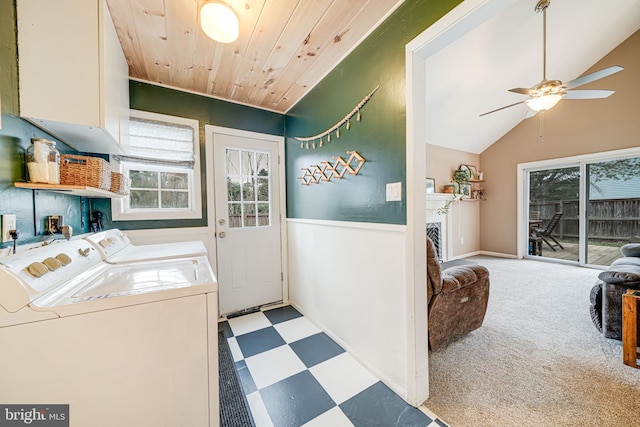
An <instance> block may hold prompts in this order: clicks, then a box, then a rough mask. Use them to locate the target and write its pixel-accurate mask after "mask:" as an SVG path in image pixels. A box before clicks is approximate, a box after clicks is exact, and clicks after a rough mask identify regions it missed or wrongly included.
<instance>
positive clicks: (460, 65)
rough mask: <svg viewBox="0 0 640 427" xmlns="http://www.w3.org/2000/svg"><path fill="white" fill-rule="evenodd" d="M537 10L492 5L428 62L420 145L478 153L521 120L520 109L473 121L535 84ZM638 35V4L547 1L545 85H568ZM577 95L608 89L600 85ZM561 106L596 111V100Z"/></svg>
mask: <svg viewBox="0 0 640 427" xmlns="http://www.w3.org/2000/svg"><path fill="white" fill-rule="evenodd" d="M537 2H538V0H493V3H494V4H495V5H494V9H493V10H494V13H493V16H492V17H490V18H489V19H487V20H486V21H484V22H483V23H482V24H480V25H478V26H477V27H476V28H474V29H472V30H471V31H469V32H467V33H466V34H465V35H463V36H461V37H459V38H458V39H457V40H455V41H453V42H452V43H450V44H449V45H447V46H446V47H445V48H444V49H441V50H440V51H438V52H437V53H435V54H433V55H432V56H430V57H429V58H428V60H427V67H426V68H427V75H426V77H425V78H426V82H427V83H426V87H427V98H426V103H427V106H426V109H427V114H426V117H425V126H426V128H427V129H428V132H427V143H429V144H434V145H440V146H445V147H449V148H455V149H459V150H462V151H467V152H472V153H481V152H482V151H484V150H485V149H486V148H487V147H489V146H490V145H491V144H493V143H494V142H495V141H497V140H498V139H500V138H501V137H502V136H503V135H505V134H506V133H507V132H509V131H510V130H511V129H512V128H513V127H515V126H516V125H517V124H518V123H520V122H521V121H523V120H525V114H526V113H527V110H528V108H527V106H526V105H524V104H521V105H518V106H514V107H511V108H507V109H505V110H501V111H499V112H495V113H492V114H489V115H486V116H483V117H480V114H482V113H486V112H488V111H492V110H494V109H497V108H500V107H504V106H506V105H509V104H513V103H516V102H519V101H522V100H523V99H526V98H527V97H526V96H524V95H520V94H516V93H512V92H508V89H511V88H521V87H524V88H528V87H531V86H533V85H535V84H537V83H539V82H540V81H541V80H542V52H543V47H542V46H543V44H542V24H543V19H542V13H536V12H535V10H534V9H535V6H536V4H537ZM476 3H478V2H476ZM638 29H640V0H606V1H605V0H551V3H550V5H549V7H548V9H547V78H548V79H550V80H553V79H558V80H561V81H563V82H567V81H569V80H572V79H575V78H576V77H578V76H580V75H582V74H583V73H584V72H585V71H587V70H588V69H589V68H591V67H592V66H593V65H594V64H595V63H596V62H598V61H599V60H600V59H602V58H603V57H604V56H605V55H606V54H607V53H609V52H610V51H611V50H613V49H614V48H615V47H616V46H618V45H619V44H620V43H622V42H623V41H624V40H625V39H627V38H628V37H630V36H631V35H632V34H634V33H635V32H636V31H638ZM638 54H639V55H640V52H639V53H638ZM611 65H613V64H611ZM616 65H620V66H623V67H624V65H625V64H616ZM629 72H630V71H628V70H626V71H621V72H620V73H618V74H617V75H615V76H611V77H609V79H613V78H620V77H623V75H625V73H627V75H625V76H624V77H625V78H630V77H629V76H628V73H629ZM580 89H610V88H609V87H608V86H607V78H603V79H601V80H598V81H595V82H593V83H590V84H589V85H586V86H583V87H580ZM615 96H616V94H613V95H612V97H615ZM560 102H563V103H564V102H566V103H579V102H589V103H592V105H597V103H598V102H599V100H566V101H565V100H562V101H560ZM552 113H553V110H551V111H549V112H548V113H546V114H547V116H548V117H550V116H549V115H550V114H552ZM538 119H539V117H534V118H529V119H526V120H538Z"/></svg>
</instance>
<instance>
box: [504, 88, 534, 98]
mask: <svg viewBox="0 0 640 427" xmlns="http://www.w3.org/2000/svg"><path fill="white" fill-rule="evenodd" d="M509 92H513V93H520V94H522V95H529V96H533V95H535V94H536V91H535V90H533V89H527V88H524V87H516V88H513V89H509Z"/></svg>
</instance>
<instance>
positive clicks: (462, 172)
mask: <svg viewBox="0 0 640 427" xmlns="http://www.w3.org/2000/svg"><path fill="white" fill-rule="evenodd" d="M470 179H471V172H470V171H469V170H468V169H456V170H455V171H453V179H452V181H453V182H454V185H453V195H454V197H453V198H452V199H451V200H448V201H447V203H445V205H444V206H443V207H441V208H440V209H438V210H437V213H438V214H440V215H445V214H446V213H447V212H448V211H449V208H450V207H451V205H452V204H453V203H455V202H457V201H458V200H460V199H462V197H463V195H462V187H463V185H467V184H469V180H470ZM445 187H446V186H445ZM446 192H447V191H446V190H445V193H446Z"/></svg>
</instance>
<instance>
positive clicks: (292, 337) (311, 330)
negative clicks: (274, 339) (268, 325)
mask: <svg viewBox="0 0 640 427" xmlns="http://www.w3.org/2000/svg"><path fill="white" fill-rule="evenodd" d="M273 327H274V328H276V330H277V331H278V333H279V334H280V336H281V337H282V338H283V339H284V340H285V341H286V342H287V343H292V342H294V341H298V340H301V339H302V338H306V337H309V336H311V335H315V334H319V333H320V332H322V331H321V330H320V329H319V328H318V327H317V326H316V325H314V324H313V323H311V322H310V321H308V320H307V319H305V318H304V317H297V318H295V319H292V320H287V321H286V322H282V323H278V324H276V325H274V326H273Z"/></svg>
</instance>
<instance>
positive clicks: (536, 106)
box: [527, 94, 562, 111]
mask: <svg viewBox="0 0 640 427" xmlns="http://www.w3.org/2000/svg"><path fill="white" fill-rule="evenodd" d="M561 99H562V95H559V94H549V95H542V96H538V97H536V98H532V99H530V100H528V101H527V106H528V107H529V108H531V109H532V110H533V111H546V110H550V109H551V108H553V107H554V106H555V105H556V104H557V103H558V101H560V100H561Z"/></svg>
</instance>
